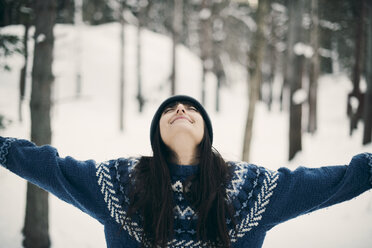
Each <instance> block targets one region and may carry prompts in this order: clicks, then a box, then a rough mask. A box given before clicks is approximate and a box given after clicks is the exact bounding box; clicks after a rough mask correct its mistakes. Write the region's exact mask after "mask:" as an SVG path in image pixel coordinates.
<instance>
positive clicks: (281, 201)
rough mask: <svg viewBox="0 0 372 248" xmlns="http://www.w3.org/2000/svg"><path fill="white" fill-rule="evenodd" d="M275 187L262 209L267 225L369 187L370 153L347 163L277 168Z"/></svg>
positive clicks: (271, 225) (371, 167)
mask: <svg viewBox="0 0 372 248" xmlns="http://www.w3.org/2000/svg"><path fill="white" fill-rule="evenodd" d="M278 174H279V178H278V182H277V186H276V189H275V190H274V193H273V196H272V198H271V200H270V204H269V205H268V207H267V211H266V213H265V217H264V218H265V221H264V222H266V223H267V224H268V228H272V227H273V226H275V225H276V224H279V223H281V222H284V221H286V220H289V219H291V218H295V217H297V216H299V215H302V214H306V213H309V212H312V211H315V210H317V209H321V208H325V207H328V206H331V205H334V204H337V203H340V202H343V201H347V200H350V199H352V198H354V197H356V196H358V195H360V194H361V193H363V192H365V191H367V190H368V189H371V187H372V154H371V153H363V154H359V155H356V156H354V157H353V158H352V160H351V162H350V164H349V165H340V166H325V167H320V168H305V167H299V168H297V169H296V170H294V171H291V170H289V169H287V168H280V169H279V170H278Z"/></svg>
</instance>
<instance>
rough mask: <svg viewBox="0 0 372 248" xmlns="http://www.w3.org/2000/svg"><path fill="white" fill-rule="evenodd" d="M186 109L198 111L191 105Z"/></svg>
mask: <svg viewBox="0 0 372 248" xmlns="http://www.w3.org/2000/svg"><path fill="white" fill-rule="evenodd" d="M187 109H188V110H192V111H196V112H198V110H197V109H196V108H195V107H193V106H189V107H188V108H187Z"/></svg>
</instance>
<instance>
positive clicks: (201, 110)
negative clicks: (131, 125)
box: [150, 95, 213, 146]
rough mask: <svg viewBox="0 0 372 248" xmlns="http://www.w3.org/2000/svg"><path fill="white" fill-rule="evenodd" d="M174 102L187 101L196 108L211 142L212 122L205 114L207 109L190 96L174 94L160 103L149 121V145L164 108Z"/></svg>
mask: <svg viewBox="0 0 372 248" xmlns="http://www.w3.org/2000/svg"><path fill="white" fill-rule="evenodd" d="M175 102H188V103H190V104H192V105H193V106H194V107H196V108H197V110H198V111H199V113H200V114H201V116H202V117H203V119H204V123H205V125H206V127H207V129H208V134H209V137H210V139H211V143H212V141H213V129H212V123H211V120H210V119H209V116H208V114H207V111H205V109H204V107H203V106H202V105H201V103H200V102H198V101H197V100H196V99H194V98H192V97H190V96H185V95H176V96H171V97H169V98H168V99H166V100H165V101H164V102H162V104H160V106H159V108H158V110H156V112H155V115H154V117H153V118H152V121H151V127H150V140H151V146H153V145H154V144H153V140H154V135H155V130H156V128H157V127H158V125H159V120H160V117H161V115H162V113H163V111H164V110H165V108H166V107H167V106H168V105H170V104H171V103H175Z"/></svg>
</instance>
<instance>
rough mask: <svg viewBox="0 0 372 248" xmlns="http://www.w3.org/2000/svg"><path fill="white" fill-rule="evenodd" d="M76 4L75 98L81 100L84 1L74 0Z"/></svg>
mask: <svg viewBox="0 0 372 248" xmlns="http://www.w3.org/2000/svg"><path fill="white" fill-rule="evenodd" d="M74 4H75V13H74V22H75V28H76V29H77V32H76V43H75V56H76V61H75V80H76V82H75V83H76V86H75V97H76V98H80V96H81V88H82V85H81V84H82V83H81V82H82V78H81V61H82V58H81V57H82V55H81V26H82V25H83V0H74Z"/></svg>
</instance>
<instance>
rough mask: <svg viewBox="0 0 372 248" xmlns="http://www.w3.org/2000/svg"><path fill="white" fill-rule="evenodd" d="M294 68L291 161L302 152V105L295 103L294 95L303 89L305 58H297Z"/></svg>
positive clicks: (291, 105) (291, 99)
mask: <svg viewBox="0 0 372 248" xmlns="http://www.w3.org/2000/svg"><path fill="white" fill-rule="evenodd" d="M294 61H295V63H294V64H293V67H294V69H295V72H296V74H295V75H293V76H294V81H292V84H291V90H290V106H289V158H288V159H289V160H291V159H293V158H294V157H295V155H296V153H297V152H299V151H301V150H302V125H301V124H302V118H301V117H302V103H296V102H295V101H294V94H295V93H296V92H297V91H298V90H300V89H301V88H302V78H303V72H304V63H305V58H304V56H296V57H295V60H294Z"/></svg>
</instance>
